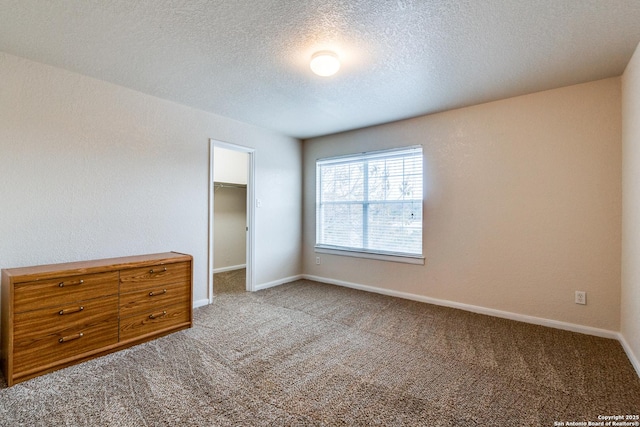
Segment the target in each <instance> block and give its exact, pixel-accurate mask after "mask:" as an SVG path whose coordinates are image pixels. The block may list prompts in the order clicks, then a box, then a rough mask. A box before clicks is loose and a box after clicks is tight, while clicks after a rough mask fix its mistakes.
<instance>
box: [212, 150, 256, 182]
mask: <svg viewBox="0 0 640 427" xmlns="http://www.w3.org/2000/svg"><path fill="white" fill-rule="evenodd" d="M247 157H248V155H247V153H245V152H241V151H233V150H227V149H225V148H220V147H213V180H214V181H216V182H229V183H234V184H244V185H247V177H248V171H247V170H248V169H247V167H248V159H247Z"/></svg>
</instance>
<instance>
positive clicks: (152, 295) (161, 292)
mask: <svg viewBox="0 0 640 427" xmlns="http://www.w3.org/2000/svg"><path fill="white" fill-rule="evenodd" d="M166 293H167V290H166V289H163V290H162V291H159V292H153V291H151V292H149V296H150V297H155V296H157V295H162V294H166Z"/></svg>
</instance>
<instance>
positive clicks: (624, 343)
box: [618, 333, 640, 377]
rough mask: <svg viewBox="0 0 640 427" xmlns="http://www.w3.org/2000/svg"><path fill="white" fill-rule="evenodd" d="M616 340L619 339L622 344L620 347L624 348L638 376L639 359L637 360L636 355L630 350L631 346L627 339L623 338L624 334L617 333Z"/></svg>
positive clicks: (639, 371)
mask: <svg viewBox="0 0 640 427" xmlns="http://www.w3.org/2000/svg"><path fill="white" fill-rule="evenodd" d="M618 341H620V344H622V348H623V349H624V352H625V353H627V357H628V358H629V361H630V362H631V364H632V365H633V368H634V369H635V370H636V373H637V374H638V376H639V377H640V360H638V358H637V357H636V355H635V354H633V350H631V346H630V345H629V343H628V342H627V340H626V339H625V338H624V335H622V334H621V333H620V334H618Z"/></svg>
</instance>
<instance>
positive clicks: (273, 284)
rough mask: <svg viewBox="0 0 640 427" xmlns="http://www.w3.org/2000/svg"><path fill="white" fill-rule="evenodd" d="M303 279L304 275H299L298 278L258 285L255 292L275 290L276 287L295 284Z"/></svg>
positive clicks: (287, 278) (292, 277)
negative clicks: (290, 283)
mask: <svg viewBox="0 0 640 427" xmlns="http://www.w3.org/2000/svg"><path fill="white" fill-rule="evenodd" d="M302 278H303V275H302V274H298V275H296V276H290V277H285V278H283V279H278V280H274V281H273V282H268V283H261V284H259V285H256V288H255V290H256V291H261V290H263V289H268V288H273V287H274V286H279V285H284V284H285V283H289V282H295V281H296V280H300V279H302Z"/></svg>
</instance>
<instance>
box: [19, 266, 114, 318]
mask: <svg viewBox="0 0 640 427" xmlns="http://www.w3.org/2000/svg"><path fill="white" fill-rule="evenodd" d="M117 293H118V272H117V271H114V272H109V273H99V274H86V275H79V276H70V277H60V278H56V279H47V280H42V281H37V282H26V283H18V284H16V285H15V295H14V312H16V313H19V312H23V311H31V310H37V309H40V308H45V307H55V306H59V305H61V304H68V303H73V302H75V301H84V300H89V299H93V298H99V297H103V296H107V295H114V294H117Z"/></svg>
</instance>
